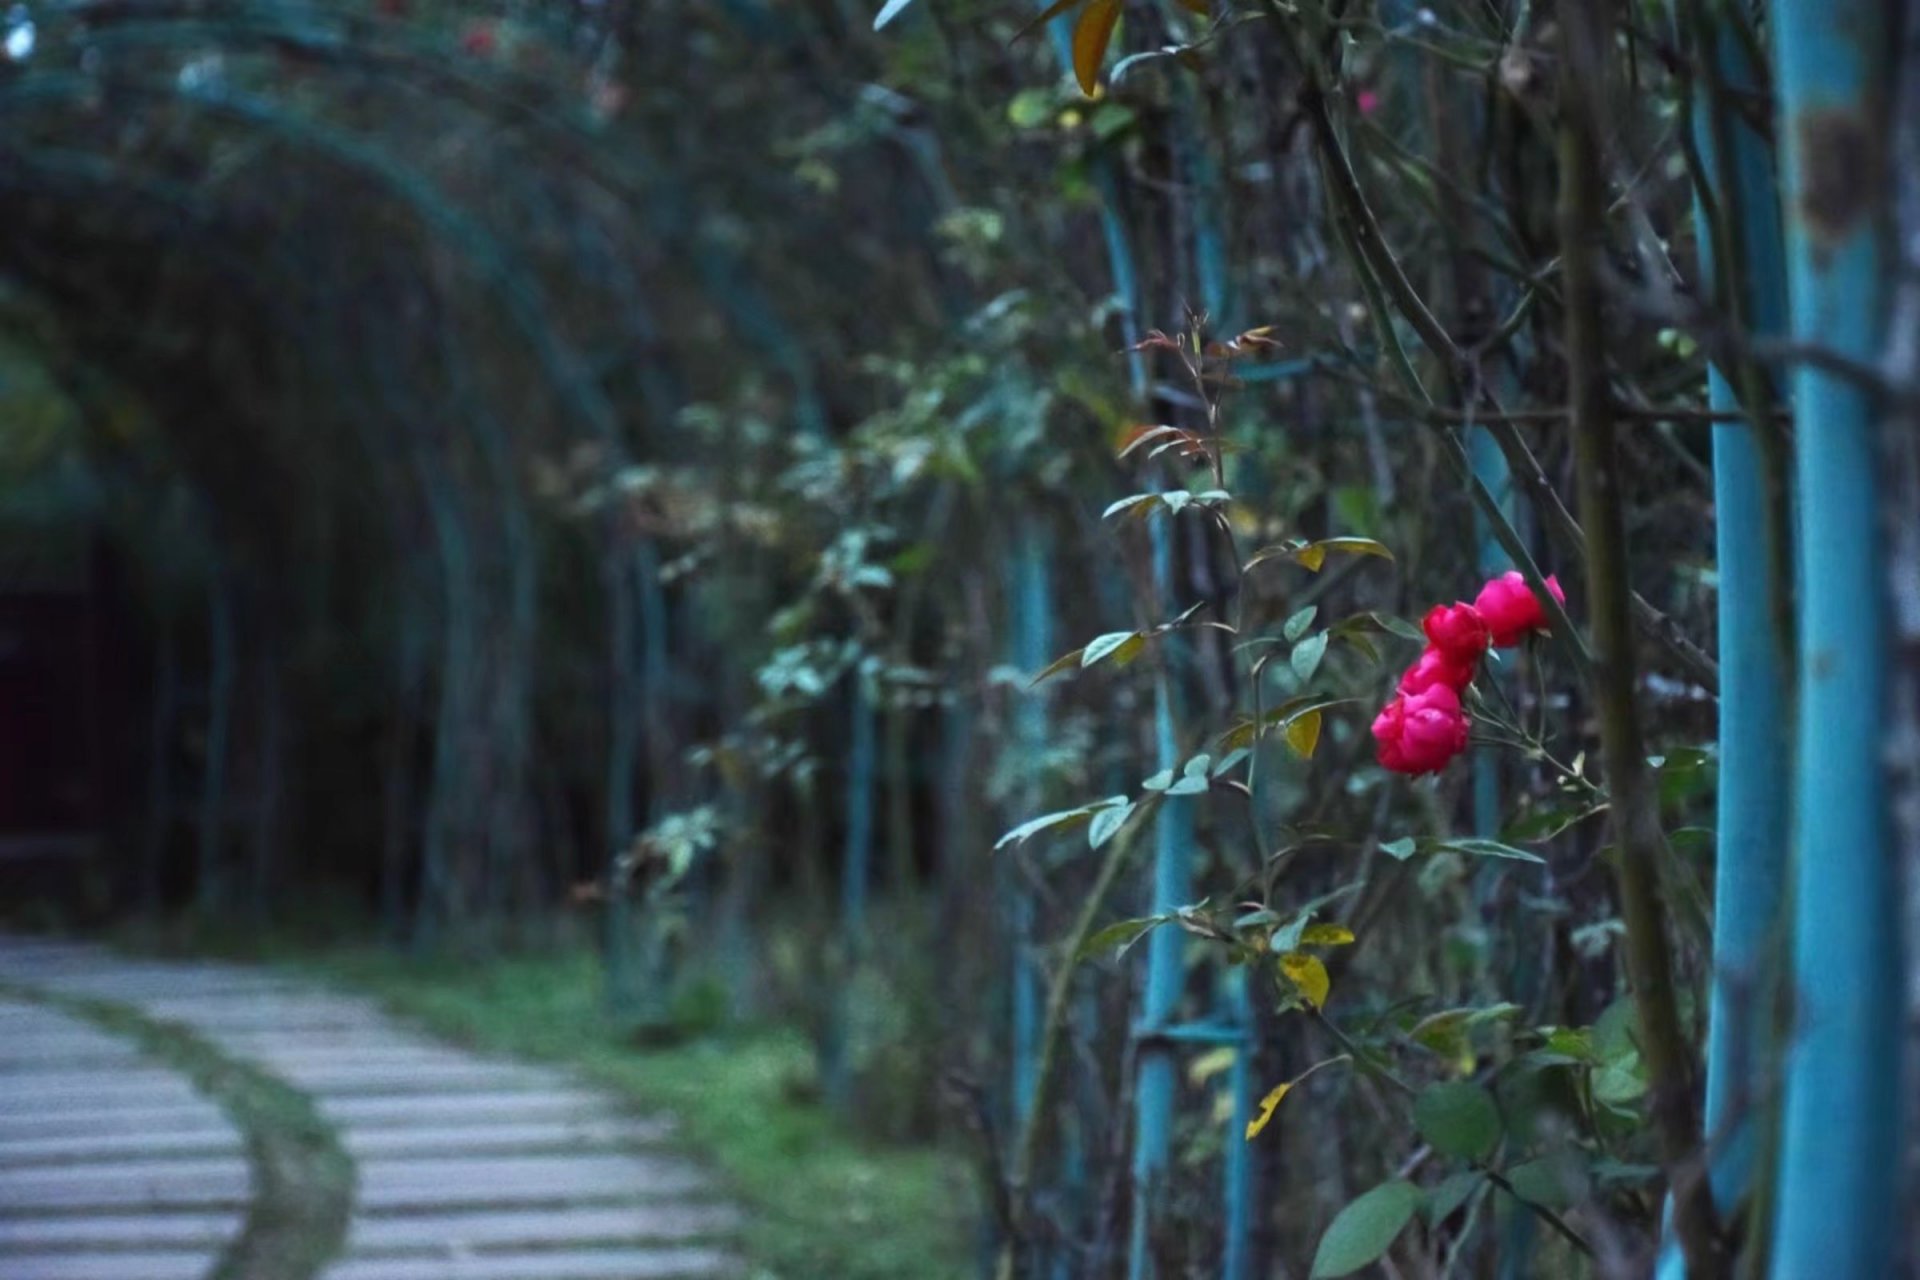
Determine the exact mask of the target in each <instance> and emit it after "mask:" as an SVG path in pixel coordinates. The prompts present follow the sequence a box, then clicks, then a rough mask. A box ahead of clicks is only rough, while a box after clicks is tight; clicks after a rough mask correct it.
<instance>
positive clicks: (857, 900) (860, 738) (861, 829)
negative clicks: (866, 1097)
mask: <svg viewBox="0 0 1920 1280" xmlns="http://www.w3.org/2000/svg"><path fill="white" fill-rule="evenodd" d="M848 680H849V683H850V689H849V698H848V702H849V711H850V715H851V717H852V720H853V725H852V744H851V746H850V748H849V750H848V753H847V835H846V843H845V845H844V846H843V847H842V850H841V866H840V937H841V941H842V943H843V944H844V946H845V948H846V951H845V954H846V959H847V967H846V973H845V975H844V976H843V980H842V982H841V984H840V989H839V991H837V992H836V993H835V994H834V998H833V1014H832V1025H831V1026H830V1027H829V1029H828V1035H827V1044H826V1051H825V1052H824V1053H823V1054H822V1057H823V1059H824V1061H823V1063H822V1075H823V1076H824V1077H825V1079H824V1080H823V1082H822V1083H823V1085H824V1087H825V1090H826V1094H827V1100H828V1102H829V1103H830V1104H831V1105H832V1107H833V1108H834V1109H835V1110H836V1111H840V1112H845V1111H846V1109H847V1107H848V1105H849V1104H850V1103H851V1102H852V1100H853V1069H852V1063H851V1062H850V1060H849V1059H850V1057H851V1044H850V1040H851V1028H850V1026H849V1025H848V1024H849V1022H850V1020H851V1019H850V1009H849V1002H848V1000H847V994H846V993H847V989H848V987H849V986H850V985H851V982H852V979H853V976H854V974H855V973H856V972H857V971H858V969H859V967H860V962H861V959H862V957H863V956H864V955H865V953H866V931H867V881H868V878H869V876H870V874H871V867H872V863H873V775H874V720H875V719H876V718H877V717H876V713H875V711H874V705H873V697H872V695H871V693H870V691H869V690H868V688H867V683H866V678H865V676H863V675H862V674H861V673H860V672H859V671H858V670H855V671H854V672H852V673H851V674H850V675H849V676H848Z"/></svg>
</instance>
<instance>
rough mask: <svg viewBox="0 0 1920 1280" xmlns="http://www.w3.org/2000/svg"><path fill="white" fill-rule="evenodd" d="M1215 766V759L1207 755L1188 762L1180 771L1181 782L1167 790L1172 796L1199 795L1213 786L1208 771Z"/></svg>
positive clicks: (1198, 756) (1201, 755)
mask: <svg viewBox="0 0 1920 1280" xmlns="http://www.w3.org/2000/svg"><path fill="white" fill-rule="evenodd" d="M1212 764H1213V757H1212V756H1210V755H1207V754H1205V753H1204V752H1203V753H1202V754H1200V755H1197V756H1195V757H1194V758H1193V759H1191V760H1189V761H1187V763H1186V765H1185V766H1184V767H1183V768H1182V769H1181V770H1180V780H1179V781H1178V782H1175V783H1174V784H1173V785H1172V786H1170V787H1168V788H1167V794H1168V795H1170V796H1192V795H1199V794H1200V793H1201V792H1203V791H1205V790H1206V789H1207V788H1208V786H1209V785H1211V784H1210V783H1209V781H1208V778H1207V769H1208V767H1209V766H1211V765H1212Z"/></svg>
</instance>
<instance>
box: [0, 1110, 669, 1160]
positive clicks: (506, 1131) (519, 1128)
mask: <svg viewBox="0 0 1920 1280" xmlns="http://www.w3.org/2000/svg"><path fill="white" fill-rule="evenodd" d="M672 1133H673V1129H672V1126H671V1125H668V1124H665V1123H664V1122H662V1121H659V1120H656V1119H627V1118H623V1117H619V1116H612V1115H609V1116H605V1117H600V1118H593V1117H583V1118H579V1119H562V1120H530V1121H517V1122H516V1121H499V1120H490V1119H487V1118H485V1117H481V1116H475V1117H473V1118H472V1119H471V1120H470V1121H468V1122H467V1123H463V1124H456V1125H418V1126H409V1127H407V1128H392V1127H386V1128H355V1129H351V1130H349V1131H348V1133H347V1135H346V1139H345V1142H346V1148H347V1152H348V1154H349V1155H352V1156H353V1157H354V1158H355V1159H357V1160H358V1159H372V1158H377V1157H380V1156H397V1155H416V1156H440V1155H466V1156H473V1155H512V1154H522V1155H536V1154H542V1153H557V1152H596V1151H605V1150H609V1149H613V1150H632V1149H634V1148H637V1147H649V1146H658V1145H660V1144H661V1143H663V1142H665V1141H666V1140H667V1139H668V1138H669V1137H670V1136H671V1135H672ZM3 1151H4V1148H3V1147H0V1152H3ZM4 1158H5V1157H4V1155H0V1159H4Z"/></svg>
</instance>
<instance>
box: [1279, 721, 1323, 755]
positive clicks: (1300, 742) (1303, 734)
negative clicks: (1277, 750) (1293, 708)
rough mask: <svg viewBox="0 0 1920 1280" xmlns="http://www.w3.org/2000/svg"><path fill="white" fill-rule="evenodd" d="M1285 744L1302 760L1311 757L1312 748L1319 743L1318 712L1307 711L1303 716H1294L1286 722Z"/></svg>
mask: <svg viewBox="0 0 1920 1280" xmlns="http://www.w3.org/2000/svg"><path fill="white" fill-rule="evenodd" d="M1287 745H1288V746H1290V747H1292V748H1293V750H1294V753H1295V754H1296V755H1298V756H1299V757H1300V758H1301V759H1303V760H1311V759H1313V749H1314V748H1315V747H1317V746H1319V745H1320V713H1319V712H1318V711H1309V712H1307V713H1306V714H1305V715H1303V716H1295V717H1294V718H1293V719H1292V720H1289V721H1288V722H1287Z"/></svg>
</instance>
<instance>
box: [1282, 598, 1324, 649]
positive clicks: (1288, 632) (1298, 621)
mask: <svg viewBox="0 0 1920 1280" xmlns="http://www.w3.org/2000/svg"><path fill="white" fill-rule="evenodd" d="M1319 612H1320V606H1319V605H1317V604H1310V605H1308V606H1307V607H1306V608H1304V609H1302V610H1300V611H1299V612H1298V613H1296V614H1294V615H1293V616H1292V617H1291V618H1288V619H1287V621H1286V625H1285V626H1283V627H1281V628H1280V634H1281V635H1283V636H1285V637H1286V638H1287V639H1289V640H1298V639H1299V638H1300V637H1301V636H1303V635H1305V634H1307V628H1308V627H1310V626H1312V625H1313V619H1314V617H1315V615H1317V614H1318V613H1319Z"/></svg>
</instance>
